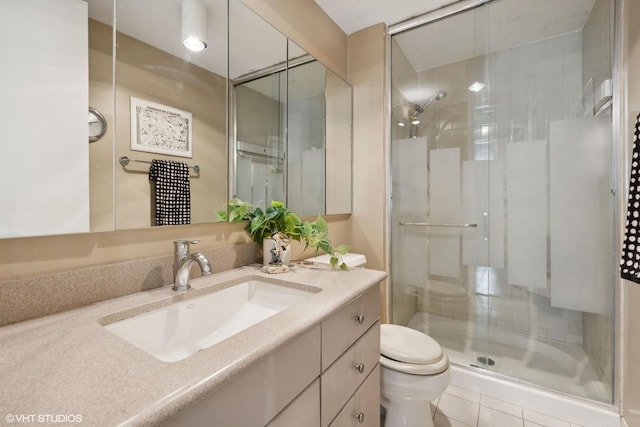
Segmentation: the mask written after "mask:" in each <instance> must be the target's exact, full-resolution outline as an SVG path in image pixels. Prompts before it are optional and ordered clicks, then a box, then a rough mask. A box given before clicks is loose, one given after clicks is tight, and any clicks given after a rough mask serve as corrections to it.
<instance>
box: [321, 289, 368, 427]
mask: <svg viewBox="0 0 640 427" xmlns="http://www.w3.org/2000/svg"><path fill="white" fill-rule="evenodd" d="M378 301H379V293H378V290H377V289H373V290H370V291H369V292H367V293H365V294H364V295H363V296H361V297H360V298H358V299H356V300H355V301H353V302H352V303H350V304H348V305H346V306H345V307H343V308H342V309H340V310H339V311H338V312H337V313H335V314H333V315H332V316H330V317H328V318H327V319H326V320H325V321H323V322H322V374H321V376H320V390H321V402H322V405H321V426H322V427H327V426H329V425H332V426H333V425H352V424H345V420H346V419H348V420H349V421H350V422H352V423H353V422H355V424H353V425H374V424H371V423H370V420H371V419H375V416H374V414H375V415H377V416H378V422H379V415H380V410H379V406H380V400H379V399H380V398H379V395H380V381H377V383H375V384H373V386H371V383H370V384H369V388H368V389H363V388H362V386H363V383H364V382H365V380H367V379H368V378H369V377H371V376H376V375H378V378H379V373H378V374H376V372H378V371H379V367H378V361H379V359H380V324H379V322H378V320H379V314H378V313H379V311H380V309H379V304H378ZM372 387H373V388H375V390H374V393H373V394H375V396H376V402H377V404H375V402H374V406H375V408H374V409H373V412H371V408H364V407H361V406H362V405H360V404H359V403H358V405H355V402H356V400H357V401H358V402H359V401H360V399H361V397H358V398H357V399H356V398H355V396H354V395H355V394H358V395H359V394H361V393H362V394H367V391H368V392H369V393H370V394H371V389H372ZM361 389H362V391H361ZM351 400H353V405H352V406H354V408H356V406H357V408H356V409H357V411H356V412H353V410H352V411H349V410H347V408H346V407H345V405H346V404H347V402H350V401H351ZM343 407H345V411H344V412H345V413H344V414H342V413H340V411H341V409H343ZM352 409H353V408H352ZM338 413H340V417H338V418H337V419H336V417H337V416H338ZM334 419H336V422H334ZM365 421H366V424H365ZM375 425H377V424H375Z"/></svg>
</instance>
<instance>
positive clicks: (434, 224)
mask: <svg viewBox="0 0 640 427" xmlns="http://www.w3.org/2000/svg"><path fill="white" fill-rule="evenodd" d="M400 225H407V226H411V227H458V228H475V227H477V226H478V224H473V223H472V224H448V223H446V222H407V221H400Z"/></svg>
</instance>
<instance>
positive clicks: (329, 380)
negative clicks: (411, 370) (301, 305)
mask: <svg viewBox="0 0 640 427" xmlns="http://www.w3.org/2000/svg"><path fill="white" fill-rule="evenodd" d="M379 298H380V297H379V289H378V287H377V286H374V287H373V288H371V289H369V290H368V291H367V292H365V293H363V294H362V295H360V296H359V297H358V298H356V299H355V300H353V301H351V302H350V303H348V304H346V305H345V306H343V307H341V308H339V309H338V311H336V312H334V313H333V314H330V315H329V316H327V317H326V318H324V319H323V320H322V321H321V322H320V323H319V324H316V325H315V326H314V327H313V328H312V329H310V330H308V331H307V332H304V333H303V334H301V335H300V336H298V337H297V338H295V339H294V340H293V341H291V342H290V343H288V344H286V345H285V346H283V347H282V348H280V349H278V350H277V351H275V352H273V353H272V354H270V355H268V356H267V357H266V358H265V359H263V360H262V361H261V362H259V363H257V364H256V365H255V366H253V367H251V368H249V369H248V370H247V371H245V372H244V373H243V374H242V375H240V376H239V377H238V378H236V379H234V380H232V381H231V382H230V383H229V384H228V385H226V386H224V387H223V388H222V389H221V390H219V391H217V392H214V393H212V394H211V395H209V396H206V397H204V398H203V399H201V400H200V401H198V402H197V403H195V404H193V405H191V406H189V407H188V408H185V409H184V410H183V411H182V412H180V413H179V414H177V415H176V416H175V417H174V418H172V419H170V420H168V421H167V422H165V423H164V424H163V425H165V426H181V427H182V426H200V425H215V426H216V427H223V426H229V427H232V426H233V427H236V426H239V425H242V426H247V427H253V426H255V427H260V426H268V427H299V426H304V427H328V426H331V427H337V426H354V427H356V426H357V427H362V426H379V420H380V409H379V408H380V370H379V365H378V360H379V357H380V324H379V317H380V316H379V312H380V303H379Z"/></svg>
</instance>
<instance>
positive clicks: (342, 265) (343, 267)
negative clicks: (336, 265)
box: [340, 262, 349, 271]
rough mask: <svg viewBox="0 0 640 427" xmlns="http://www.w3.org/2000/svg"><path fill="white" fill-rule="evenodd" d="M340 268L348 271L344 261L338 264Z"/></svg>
mask: <svg viewBox="0 0 640 427" xmlns="http://www.w3.org/2000/svg"><path fill="white" fill-rule="evenodd" d="M340 270H342V271H349V267H348V266H347V264H346V263H344V262H343V263H342V264H340Z"/></svg>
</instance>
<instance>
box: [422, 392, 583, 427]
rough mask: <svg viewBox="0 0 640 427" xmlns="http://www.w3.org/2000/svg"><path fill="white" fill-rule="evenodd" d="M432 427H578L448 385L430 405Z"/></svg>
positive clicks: (568, 421) (568, 422)
mask: <svg viewBox="0 0 640 427" xmlns="http://www.w3.org/2000/svg"><path fill="white" fill-rule="evenodd" d="M431 413H432V414H433V415H434V418H433V424H434V426H435V427H581V426H579V425H578V424H574V423H571V421H570V420H560V419H558V418H553V417H550V416H548V415H545V414H541V413H539V412H535V411H531V410H528V409H525V408H521V407H519V406H515V405H512V404H511V403H506V402H503V401H501V400H496V399H492V398H490V397H487V396H483V395H481V394H479V393H476V392H473V391H469V390H465V389H463V388H460V387H456V386H454V385H450V386H449V387H448V388H447V390H446V391H445V392H444V394H442V396H440V398H439V399H438V400H435V401H433V402H431Z"/></svg>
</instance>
